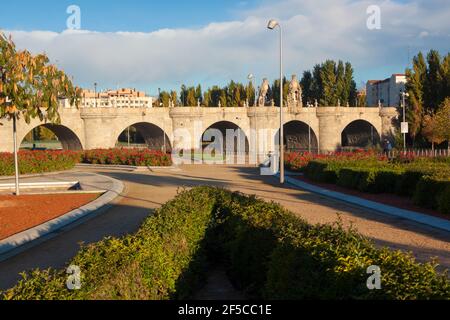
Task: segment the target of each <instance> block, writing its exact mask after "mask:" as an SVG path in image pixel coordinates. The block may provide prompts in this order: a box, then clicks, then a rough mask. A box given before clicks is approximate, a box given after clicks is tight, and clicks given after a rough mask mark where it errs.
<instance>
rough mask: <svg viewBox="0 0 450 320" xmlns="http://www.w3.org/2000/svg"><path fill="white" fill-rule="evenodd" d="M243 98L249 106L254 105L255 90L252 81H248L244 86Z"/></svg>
mask: <svg viewBox="0 0 450 320" xmlns="http://www.w3.org/2000/svg"><path fill="white" fill-rule="evenodd" d="M245 98H246V99H247V100H248V104H249V106H254V105H255V101H256V90H255V87H254V86H253V82H252V81H250V82H249V83H248V85H247V86H246V87H245Z"/></svg>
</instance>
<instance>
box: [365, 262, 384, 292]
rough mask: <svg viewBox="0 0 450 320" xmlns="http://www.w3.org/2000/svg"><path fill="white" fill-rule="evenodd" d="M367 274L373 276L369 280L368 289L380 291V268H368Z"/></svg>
mask: <svg viewBox="0 0 450 320" xmlns="http://www.w3.org/2000/svg"><path fill="white" fill-rule="evenodd" d="M367 274H371V276H370V277H369V278H368V279H367V289H369V290H380V289H381V269H380V267H379V266H370V267H368V268H367Z"/></svg>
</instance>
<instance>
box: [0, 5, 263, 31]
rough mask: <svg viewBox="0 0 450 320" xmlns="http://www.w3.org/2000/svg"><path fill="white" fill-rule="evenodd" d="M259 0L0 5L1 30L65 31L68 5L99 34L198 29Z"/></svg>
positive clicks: (229, 16)
mask: <svg viewBox="0 0 450 320" xmlns="http://www.w3.org/2000/svg"><path fill="white" fill-rule="evenodd" d="M261 3H263V1H262V0H246V1H242V0H194V1H186V0H171V1H155V0H127V1H125V0H39V1H35V0H22V1H10V2H5V3H2V10H1V11H0V21H1V27H2V28H4V29H13V30H26V31H32V30H48V31H56V32H59V31H63V30H64V29H66V18H67V17H66V16H65V15H64V13H65V11H66V8H67V7H68V6H69V5H72V4H74V5H78V6H79V7H80V8H81V9H82V19H83V20H82V22H83V23H82V27H83V29H87V30H95V31H102V32H105V31H107V32H114V31H139V32H149V31H154V30H158V29H162V28H180V27H184V28H198V27H201V26H203V25H205V24H208V23H210V22H223V21H228V20H231V19H233V18H235V17H236V16H237V15H238V14H239V12H240V11H242V10H246V9H249V8H252V7H255V6H256V5H258V4H261Z"/></svg>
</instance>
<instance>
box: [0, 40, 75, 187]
mask: <svg viewBox="0 0 450 320" xmlns="http://www.w3.org/2000/svg"><path fill="white" fill-rule="evenodd" d="M60 99H69V101H70V103H71V104H74V105H76V106H78V104H79V101H80V89H79V88H76V87H74V86H73V84H72V82H71V81H70V79H69V77H68V76H67V75H66V74H65V73H64V71H62V70H59V69H58V68H57V67H56V66H54V65H52V64H50V63H49V59H48V57H47V56H46V55H45V54H38V55H32V54H31V53H30V52H28V51H27V50H22V51H18V50H16V46H15V44H14V42H13V41H12V39H11V37H9V38H8V37H6V36H5V35H4V34H3V33H1V32H0V120H1V119H6V120H9V121H13V123H14V125H13V128H14V132H13V133H12V134H14V142H15V148H14V149H15V150H14V154H15V162H16V194H18V193H19V192H18V191H19V190H18V168H17V141H16V137H15V127H16V120H17V119H20V118H22V117H23V119H24V120H25V121H26V122H27V123H29V122H30V121H31V119H33V118H39V119H40V120H41V121H42V122H51V123H59V122H60V116H59V113H58V107H59V100H60Z"/></svg>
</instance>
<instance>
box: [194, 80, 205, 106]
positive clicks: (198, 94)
mask: <svg viewBox="0 0 450 320" xmlns="http://www.w3.org/2000/svg"><path fill="white" fill-rule="evenodd" d="M195 99H196V100H197V102H200V105H201V104H203V93H202V86H201V85H198V86H197V88H195ZM197 102H196V104H197Z"/></svg>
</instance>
